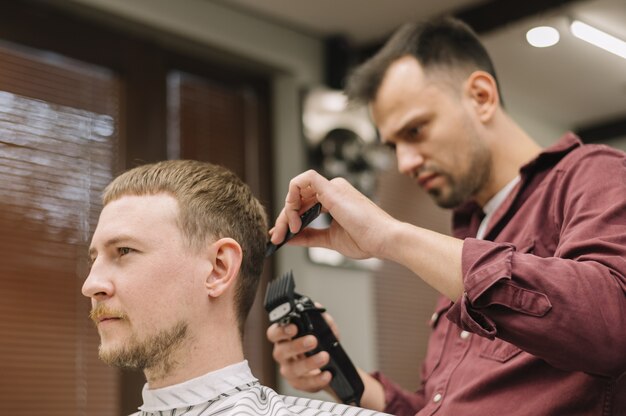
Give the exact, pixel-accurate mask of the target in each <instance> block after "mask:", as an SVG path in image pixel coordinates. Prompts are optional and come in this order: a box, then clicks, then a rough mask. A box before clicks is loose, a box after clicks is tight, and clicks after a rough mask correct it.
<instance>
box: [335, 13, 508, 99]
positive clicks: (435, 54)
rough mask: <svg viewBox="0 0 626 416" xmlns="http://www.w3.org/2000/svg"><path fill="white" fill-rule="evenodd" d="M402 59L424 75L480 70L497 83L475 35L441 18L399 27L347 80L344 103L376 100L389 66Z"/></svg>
mask: <svg viewBox="0 0 626 416" xmlns="http://www.w3.org/2000/svg"><path fill="white" fill-rule="evenodd" d="M405 56H412V57H414V58H415V59H416V60H417V61H418V62H419V64H420V65H421V66H422V68H423V69H424V71H425V72H428V71H429V70H431V69H434V68H437V69H443V70H445V69H450V70H458V69H467V70H469V73H471V72H473V71H475V70H482V71H485V72H487V73H489V74H491V76H493V78H494V79H495V80H496V83H497V77H496V71H495V69H494V66H493V63H492V61H491V58H490V57H489V54H488V53H487V50H486V49H485V47H484V46H483V45H482V43H481V42H480V40H479V39H478V37H477V35H476V33H474V31H473V30H472V29H471V28H470V27H469V26H468V25H467V24H465V23H463V22H462V21H460V20H458V19H455V18H452V17H443V18H438V19H436V20H432V21H427V22H421V23H407V24H405V25H403V26H401V27H400V28H399V29H398V30H397V31H396V32H395V33H394V34H393V36H392V37H391V38H390V39H389V40H388V41H387V43H386V44H385V45H384V46H383V48H382V49H380V50H379V51H378V52H377V53H376V54H375V55H374V56H373V57H372V58H370V59H369V60H368V61H366V62H365V63H363V64H362V65H361V66H359V67H357V68H356V69H355V70H354V71H353V72H352V74H351V75H350V76H349V77H348V79H347V84H346V90H345V92H346V95H347V96H348V99H349V100H350V101H351V102H357V103H368V102H370V101H373V100H374V99H376V95H377V93H378V89H379V88H380V85H381V83H382V81H383V78H384V76H385V73H386V71H387V69H388V68H389V66H390V65H391V64H392V63H393V62H394V61H396V60H398V59H400V58H402V57H405ZM469 73H468V75H469ZM498 88H499V87H498ZM499 92H500V91H498V93H499Z"/></svg>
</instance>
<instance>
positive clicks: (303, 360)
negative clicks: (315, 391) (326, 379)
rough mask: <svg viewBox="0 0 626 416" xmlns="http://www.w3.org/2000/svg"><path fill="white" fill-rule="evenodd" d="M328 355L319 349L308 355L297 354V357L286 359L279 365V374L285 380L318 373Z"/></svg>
mask: <svg viewBox="0 0 626 416" xmlns="http://www.w3.org/2000/svg"><path fill="white" fill-rule="evenodd" d="M329 360H330V356H329V355H328V352H326V351H320V352H318V353H317V354H314V355H312V356H310V357H307V356H306V355H301V356H298V358H297V359H294V360H291V361H286V362H284V363H282V364H281V365H280V374H281V375H282V376H283V377H285V378H286V379H287V380H295V379H297V378H303V377H310V376H312V375H316V374H317V373H319V371H320V368H322V367H324V366H325V365H327V364H328V362H329Z"/></svg>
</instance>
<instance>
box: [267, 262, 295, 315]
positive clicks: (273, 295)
mask: <svg viewBox="0 0 626 416" xmlns="http://www.w3.org/2000/svg"><path fill="white" fill-rule="evenodd" d="M295 287H296V284H295V282H294V280H293V272H292V271H289V272H287V273H285V274H284V275H282V277H280V278H278V279H276V280H273V281H271V282H270V283H269V284H268V286H267V290H266V292H265V302H264V304H265V310H266V311H267V312H268V313H269V314H270V321H272V322H275V321H277V320H279V319H280V318H281V317H283V316H284V315H285V314H286V313H289V312H290V311H291V310H292V308H293V307H294V290H295Z"/></svg>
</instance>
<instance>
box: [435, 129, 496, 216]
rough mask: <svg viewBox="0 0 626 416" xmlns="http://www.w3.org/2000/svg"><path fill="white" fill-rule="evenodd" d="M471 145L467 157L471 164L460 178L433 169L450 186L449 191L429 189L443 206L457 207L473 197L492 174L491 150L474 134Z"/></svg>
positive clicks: (436, 201)
mask: <svg viewBox="0 0 626 416" xmlns="http://www.w3.org/2000/svg"><path fill="white" fill-rule="evenodd" d="M471 140H472V141H471V147H470V150H469V154H468V155H467V157H468V158H469V161H470V165H469V168H468V170H467V172H464V173H463V175H462V176H460V177H459V178H456V179H455V178H454V177H453V176H452V175H451V174H450V173H448V172H444V171H440V170H438V169H436V168H435V169H433V171H434V172H436V173H438V174H439V175H441V176H443V177H444V178H445V179H446V182H447V183H448V185H449V187H450V192H449V193H447V194H446V193H444V192H442V191H441V189H438V188H435V189H432V190H430V191H428V194H429V195H430V196H431V197H432V198H433V200H434V201H435V203H436V204H437V205H438V206H440V207H441V208H457V207H459V206H461V205H462V204H464V203H466V202H467V201H469V200H470V199H472V198H473V197H474V196H475V195H476V194H477V193H478V192H479V191H480V190H481V189H482V188H483V187H484V186H485V184H486V183H487V180H488V179H489V177H490V176H491V159H492V158H491V152H490V151H489V149H488V148H487V147H486V146H485V145H484V144H483V143H482V142H481V141H480V139H479V138H478V137H477V136H476V135H475V134H472V136H471Z"/></svg>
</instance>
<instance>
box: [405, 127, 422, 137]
mask: <svg viewBox="0 0 626 416" xmlns="http://www.w3.org/2000/svg"><path fill="white" fill-rule="evenodd" d="M407 134H408V136H409V137H411V138H415V137H417V136H419V134H420V128H419V127H411V128H410V129H409V130H408V131H407Z"/></svg>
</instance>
